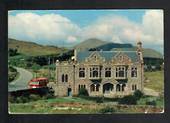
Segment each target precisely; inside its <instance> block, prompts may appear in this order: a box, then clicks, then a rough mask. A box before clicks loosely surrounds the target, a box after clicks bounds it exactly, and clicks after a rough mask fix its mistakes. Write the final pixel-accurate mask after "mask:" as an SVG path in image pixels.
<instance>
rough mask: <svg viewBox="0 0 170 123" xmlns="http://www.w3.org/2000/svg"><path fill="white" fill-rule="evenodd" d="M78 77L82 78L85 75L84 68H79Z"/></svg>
mask: <svg viewBox="0 0 170 123" xmlns="http://www.w3.org/2000/svg"><path fill="white" fill-rule="evenodd" d="M79 77H80V78H84V77H85V68H79Z"/></svg>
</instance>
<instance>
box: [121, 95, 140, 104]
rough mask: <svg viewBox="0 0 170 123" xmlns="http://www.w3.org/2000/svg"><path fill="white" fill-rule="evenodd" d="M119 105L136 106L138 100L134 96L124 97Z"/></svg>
mask: <svg viewBox="0 0 170 123" xmlns="http://www.w3.org/2000/svg"><path fill="white" fill-rule="evenodd" d="M118 103H119V104H128V105H135V104H136V103H137V98H136V97H135V96H133V95H128V96H124V97H123V98H121V99H119V101H118Z"/></svg>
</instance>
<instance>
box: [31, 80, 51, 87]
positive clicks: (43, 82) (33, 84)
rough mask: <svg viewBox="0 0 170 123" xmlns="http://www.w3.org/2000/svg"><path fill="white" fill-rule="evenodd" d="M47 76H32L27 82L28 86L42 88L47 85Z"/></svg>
mask: <svg viewBox="0 0 170 123" xmlns="http://www.w3.org/2000/svg"><path fill="white" fill-rule="evenodd" d="M48 82H49V81H48V78H45V77H41V78H34V79H31V80H30V81H29V82H28V86H29V88H42V87H47V84H48Z"/></svg>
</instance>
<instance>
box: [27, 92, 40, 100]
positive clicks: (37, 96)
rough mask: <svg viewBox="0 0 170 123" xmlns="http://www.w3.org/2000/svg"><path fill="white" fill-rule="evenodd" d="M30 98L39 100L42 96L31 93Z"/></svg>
mask: <svg viewBox="0 0 170 123" xmlns="http://www.w3.org/2000/svg"><path fill="white" fill-rule="evenodd" d="M29 99H30V100H31V101H37V100H40V99H41V97H40V96H39V95H36V94H31V95H30V96H29Z"/></svg>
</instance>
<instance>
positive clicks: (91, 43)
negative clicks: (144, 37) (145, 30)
mask: <svg viewBox="0 0 170 123" xmlns="http://www.w3.org/2000/svg"><path fill="white" fill-rule="evenodd" d="M74 48H76V49H79V50H90V49H96V50H103V51H111V50H112V51H115V50H123V51H125V50H128V51H131V50H136V47H135V46H133V45H132V44H120V43H112V42H106V41H102V40H99V39H96V38H93V39H88V40H85V41H83V42H81V43H80V44H78V45H76V46H75V47H74ZM143 56H144V57H145V58H161V59H162V58H163V55H162V54H161V53H159V52H158V51H156V50H154V49H145V48H143Z"/></svg>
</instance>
